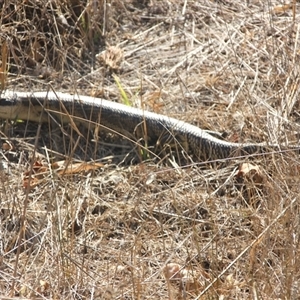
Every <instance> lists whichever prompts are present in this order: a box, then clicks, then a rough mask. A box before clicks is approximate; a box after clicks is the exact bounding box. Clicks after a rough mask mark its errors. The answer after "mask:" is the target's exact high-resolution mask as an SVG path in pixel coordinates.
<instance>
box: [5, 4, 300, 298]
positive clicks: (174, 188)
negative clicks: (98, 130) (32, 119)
mask: <svg viewBox="0 0 300 300" xmlns="http://www.w3.org/2000/svg"><path fill="white" fill-rule="evenodd" d="M247 2H249V3H247ZM294 2H295V3H294V4H295V5H293V4H291V5H289V4H288V5H282V3H281V2H280V1H267V2H266V1H263V0H256V1H244V2H237V1H231V0H228V1H226V0H225V1H206V0H203V1H183V0H182V1H179V0H171V1H159V0H152V1H150V0H149V1H147V0H146V1H138V0H136V1H135V0H127V1H121V0H113V1H103V0H102V1H85V0H63V1H57V0H53V1H44V0H40V1H31V0H29V1H20V0H16V1H3V9H2V11H1V14H0V24H1V31H0V40H1V62H2V65H1V70H0V71H1V78H0V82H1V84H2V87H4V86H6V87H9V88H16V89H20V90H23V89H25V90H39V89H48V88H54V89H55V90H57V91H63V90H65V91H68V92H75V91H76V92H79V93H83V94H88V95H91V94H92V95H98V96H103V97H105V98H107V99H111V100H116V101H124V97H125V98H126V97H127V98H128V99H129V100H130V101H131V102H132V105H134V106H140V107H145V108H147V109H149V110H153V111H156V112H159V113H163V114H167V115H170V116H173V117H177V118H179V119H183V120H186V121H188V122H191V123H193V124H197V125H199V126H200V127H202V128H205V129H210V130H214V131H218V132H224V131H226V134H227V139H228V140H231V141H249V140H252V141H256V142H260V141H269V142H270V143H280V144H287V143H290V144H296V143H297V140H298V135H297V133H298V129H299V124H298V123H299V113H298V110H299V100H298V98H299V74H300V73H299V74H298V71H299V55H300V51H299V49H300V48H299V45H298V41H299V25H298V23H299V13H298V11H299V7H298V6H299V5H298V3H297V5H296V1H294ZM105 50H106V52H103V51H105ZM113 74H117V76H118V79H119V86H118V84H117V82H116V80H115V79H114V76H113ZM122 90H123V91H122ZM121 92H123V95H120V94H121ZM124 93H125V94H124ZM8 125H9V124H8V123H7V122H3V127H2V142H3V143H2V154H1V155H2V160H3V161H5V160H7V162H4V163H3V164H4V166H5V167H6V168H5V169H4V170H3V171H2V173H1V174H0V175H1V177H0V178H1V187H0V197H1V199H0V200H1V204H0V205H1V231H0V237H1V270H0V291H1V292H0V298H1V299H20V298H21V299H298V295H299V293H300V273H299V269H300V264H298V257H299V254H300V253H299V241H300V238H299V233H300V224H299V220H300V219H299V205H298V202H299V198H298V197H299V159H298V157H297V156H296V155H295V154H293V153H283V154H279V153H278V154H274V153H273V154H270V155H266V156H264V157H257V158H255V159H254V160H252V162H251V163H252V164H255V165H256V166H257V167H258V169H259V178H260V179H259V182H257V180H256V179H255V178H256V177H251V176H246V175H245V176H237V175H236V174H237V168H238V167H239V166H240V165H241V164H242V162H244V161H247V160H248V159H247V158H245V159H240V160H236V161H231V162H228V164H226V165H225V166H224V165H217V166H215V165H208V164H198V163H197V162H196V161H195V158H193V157H187V156H186V155H183V156H184V157H185V159H184V160H183V161H178V160H176V156H175V158H174V159H173V157H172V156H171V155H169V156H168V157H166V158H164V159H162V160H158V159H148V160H146V161H145V160H144V161H143V158H142V157H140V156H141V153H140V152H139V150H138V148H136V147H134V145H131V144H128V143H125V141H123V140H121V139H120V138H119V137H115V136H108V135H105V136H104V137H103V139H104V140H99V141H97V144H95V142H94V141H92V140H93V133H87V132H85V133H84V136H87V138H86V139H85V140H84V141H82V138H81V139H79V143H78V136H77V135H76V133H74V132H72V131H70V130H69V128H68V127H66V128H61V127H58V128H57V126H56V127H54V128H51V130H50V127H49V126H47V125H43V126H41V127H38V126H37V125H36V124H15V125H14V126H11V125H10V126H8ZM88 134H89V135H88ZM4 142H6V143H4ZM34 144H35V146H32V145H34ZM111 144H112V145H111ZM9 145H13V146H9ZM41 145H46V146H47V149H49V150H48V151H45V148H43V149H44V150H43V149H42V148H41V147H40V146H41ZM95 145H96V146H97V149H95V148H96V146H95ZM51 151H57V152H59V153H60V155H63V156H62V157H67V158H68V156H69V155H72V156H73V157H75V158H77V159H79V158H80V159H82V160H90V159H95V160H96V161H97V162H102V163H103V164H104V167H103V168H100V169H97V170H95V171H94V172H86V173H85V174H74V175H73V176H71V175H68V176H59V175H58V174H57V173H56V172H55V170H51V168H49V167H48V166H47V167H46V168H45V169H44V171H45V174H44V175H42V176H41V178H40V180H39V181H38V184H37V185H36V186H35V187H34V188H32V189H26V188H24V187H23V185H24V178H23V176H24V175H25V174H27V175H28V176H30V175H32V174H31V172H33V171H32V170H33V168H32V167H33V166H34V165H35V164H36V163H37V160H36V159H34V157H36V156H37V154H38V153H40V154H39V155H40V156H42V155H43V157H44V158H42V159H41V161H42V162H43V163H46V164H50V158H52V157H53V156H54V155H53V153H52V152H51ZM60 155H59V154H58V153H57V154H56V155H55V157H56V158H59V159H61V156H60ZM64 155H65V156H64ZM186 164H188V166H186ZM184 165H185V166H184ZM25 172H27V173H25ZM20 175H21V176H20ZM255 175H257V174H255ZM176 272H177V273H176ZM171 275H173V277H172V278H170V276H171Z"/></svg>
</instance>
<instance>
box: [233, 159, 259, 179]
mask: <svg viewBox="0 0 300 300" xmlns="http://www.w3.org/2000/svg"><path fill="white" fill-rule="evenodd" d="M235 175H236V177H237V178H241V177H242V178H244V179H246V180H247V181H248V182H253V183H255V184H262V183H263V181H264V174H263V172H262V171H261V169H260V167H259V166H257V165H252V164H250V163H243V164H241V165H240V167H239V170H238V171H237V173H236V174H235Z"/></svg>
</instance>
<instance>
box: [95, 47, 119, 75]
mask: <svg viewBox="0 0 300 300" xmlns="http://www.w3.org/2000/svg"><path fill="white" fill-rule="evenodd" d="M123 57H124V55H123V50H122V49H121V48H119V47H115V46H110V47H108V48H107V49H106V50H105V51H103V52H102V53H100V54H98V55H97V56H96V58H97V59H99V60H100V61H103V62H104V64H105V65H106V66H108V67H110V68H111V69H113V70H116V69H119V68H120V65H121V63H122V61H123Z"/></svg>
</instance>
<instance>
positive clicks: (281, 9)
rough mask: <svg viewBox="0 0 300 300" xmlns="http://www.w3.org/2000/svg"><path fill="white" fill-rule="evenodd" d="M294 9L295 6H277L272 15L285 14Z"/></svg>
mask: <svg viewBox="0 0 300 300" xmlns="http://www.w3.org/2000/svg"><path fill="white" fill-rule="evenodd" d="M292 8H293V4H292V3H290V4H283V5H277V6H275V7H274V8H273V10H272V13H273V14H283V13H285V12H286V11H287V10H289V9H292Z"/></svg>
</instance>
